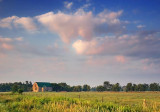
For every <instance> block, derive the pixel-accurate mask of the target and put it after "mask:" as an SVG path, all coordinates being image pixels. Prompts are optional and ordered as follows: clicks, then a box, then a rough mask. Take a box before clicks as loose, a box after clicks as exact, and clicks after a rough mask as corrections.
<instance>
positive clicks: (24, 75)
mask: <svg viewBox="0 0 160 112" xmlns="http://www.w3.org/2000/svg"><path fill="white" fill-rule="evenodd" d="M159 4H160V1H159V0H152V1H151V0H47V1H46V0H0V83H5V82H16V81H21V82H24V81H26V80H28V81H32V82H35V81H42V82H55V83H60V82H66V83H67V84H70V85H83V84H89V85H91V86H97V85H101V84H103V82H104V81H110V83H117V82H119V83H120V84H121V85H125V84H126V83H128V82H132V83H136V84H137V83H152V82H157V83H159V81H160V80H159V79H160V69H159V68H160V21H159V20H160V14H159V13H160V7H159Z"/></svg>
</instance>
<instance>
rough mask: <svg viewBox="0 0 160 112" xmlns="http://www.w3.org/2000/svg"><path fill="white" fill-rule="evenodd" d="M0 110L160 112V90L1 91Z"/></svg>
mask: <svg viewBox="0 0 160 112" xmlns="http://www.w3.org/2000/svg"><path fill="white" fill-rule="evenodd" d="M0 112H160V92H45V93H32V92H26V93H23V95H18V94H15V95H12V94H11V93H0Z"/></svg>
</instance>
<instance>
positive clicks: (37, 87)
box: [32, 82, 52, 92]
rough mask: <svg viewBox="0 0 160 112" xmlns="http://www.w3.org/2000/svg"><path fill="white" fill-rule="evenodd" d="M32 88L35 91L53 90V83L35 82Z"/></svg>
mask: <svg viewBox="0 0 160 112" xmlns="http://www.w3.org/2000/svg"><path fill="white" fill-rule="evenodd" d="M32 89H33V92H45V91H52V85H51V83H49V82H35V83H34V84H33V87H32Z"/></svg>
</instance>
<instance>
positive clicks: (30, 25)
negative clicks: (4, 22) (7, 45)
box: [14, 17, 37, 31]
mask: <svg viewBox="0 0 160 112" xmlns="http://www.w3.org/2000/svg"><path fill="white" fill-rule="evenodd" d="M14 24H15V25H16V26H17V25H18V24H19V25H22V26H23V28H24V29H26V30H28V31H34V30H36V29H37V28H36V25H35V24H34V22H33V20H32V18H29V17H21V18H18V19H16V20H15V21H14Z"/></svg>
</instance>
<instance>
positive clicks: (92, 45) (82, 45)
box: [72, 40, 102, 55]
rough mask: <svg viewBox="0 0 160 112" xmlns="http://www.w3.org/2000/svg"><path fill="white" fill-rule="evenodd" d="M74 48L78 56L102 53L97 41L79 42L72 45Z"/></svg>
mask: <svg viewBox="0 0 160 112" xmlns="http://www.w3.org/2000/svg"><path fill="white" fill-rule="evenodd" d="M72 47H73V48H75V50H76V52H77V54H86V55H90V54H91V55H93V54H99V53H101V51H102V48H101V47H98V43H97V41H96V40H92V41H82V40H77V41H76V42H74V43H73V44H72Z"/></svg>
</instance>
